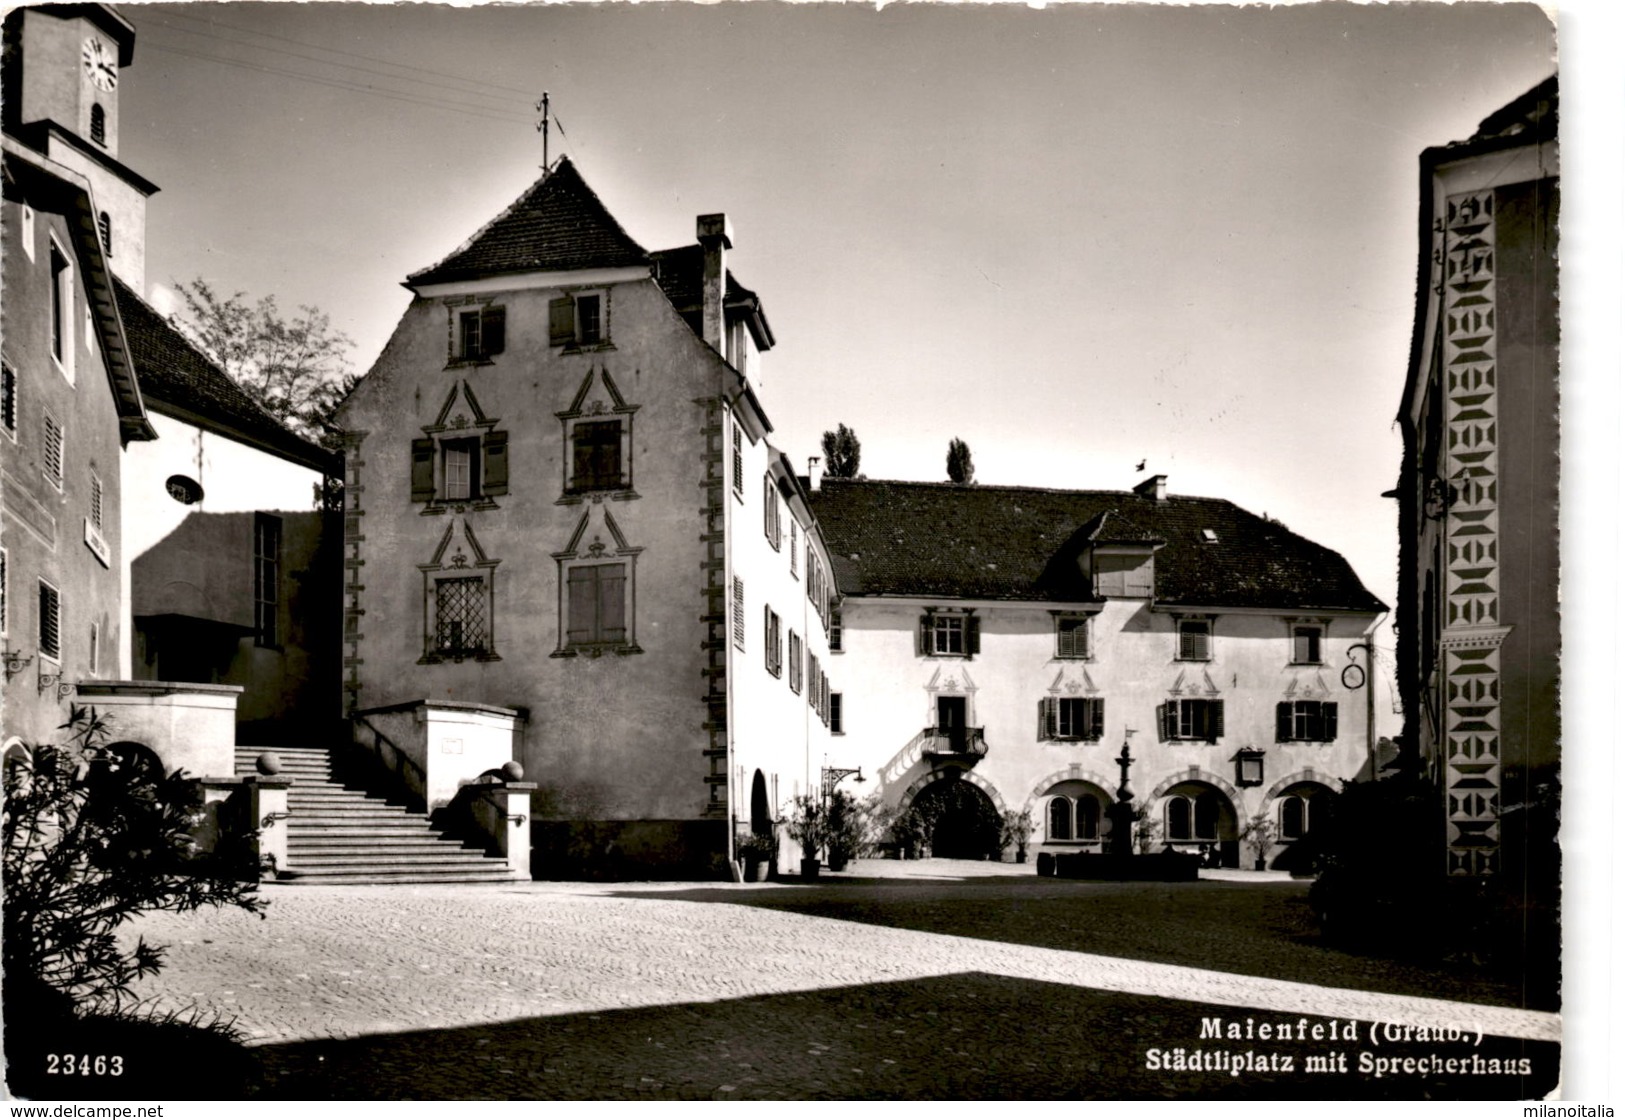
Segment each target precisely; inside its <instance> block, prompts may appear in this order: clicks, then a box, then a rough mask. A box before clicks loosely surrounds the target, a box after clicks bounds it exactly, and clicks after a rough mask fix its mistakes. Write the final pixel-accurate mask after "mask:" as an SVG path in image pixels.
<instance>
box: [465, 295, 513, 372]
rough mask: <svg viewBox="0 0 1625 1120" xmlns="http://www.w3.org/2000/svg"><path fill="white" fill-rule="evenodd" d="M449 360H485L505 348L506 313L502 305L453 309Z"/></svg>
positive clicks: (506, 340)
mask: <svg viewBox="0 0 1625 1120" xmlns="http://www.w3.org/2000/svg"><path fill="white" fill-rule="evenodd" d="M453 314H454V315H455V325H454V328H453V329H454V335H453V338H452V360H453V361H454V362H488V361H490V360H491V359H492V358H494V357H495V356H496V355H498V354H500V353H502V352H503V351H504V350H506V349H507V347H508V316H507V309H506V308H504V307H500V306H498V307H491V306H486V307H465V308H458V309H456V310H455V311H454V312H453Z"/></svg>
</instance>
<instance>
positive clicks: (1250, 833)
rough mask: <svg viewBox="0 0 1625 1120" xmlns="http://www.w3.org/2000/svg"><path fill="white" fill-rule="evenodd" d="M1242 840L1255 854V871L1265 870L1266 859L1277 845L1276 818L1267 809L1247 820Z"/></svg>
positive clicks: (1242, 828) (1242, 832)
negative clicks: (1272, 847) (1274, 844)
mask: <svg viewBox="0 0 1625 1120" xmlns="http://www.w3.org/2000/svg"><path fill="white" fill-rule="evenodd" d="M1241 840H1242V842H1243V843H1244V844H1246V845H1247V846H1248V847H1249V848H1251V849H1252V852H1253V870H1254V871H1263V870H1264V869H1265V866H1266V863H1265V857H1266V856H1267V855H1268V853H1269V850H1270V845H1271V844H1273V843H1275V818H1274V817H1272V816H1271V815H1270V813H1269V810H1267V809H1260V810H1259V811H1258V813H1257V814H1256V815H1254V816H1252V817H1249V818H1248V819H1247V823H1246V824H1244V825H1242V826H1241Z"/></svg>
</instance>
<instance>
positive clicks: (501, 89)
mask: <svg viewBox="0 0 1625 1120" xmlns="http://www.w3.org/2000/svg"><path fill="white" fill-rule="evenodd" d="M180 18H182V19H188V20H192V21H194V22H198V23H206V24H208V25H209V26H211V27H214V26H219V27H224V28H226V29H228V30H231V31H237V32H239V33H241V34H245V35H262V36H265V37H267V38H273V39H277V40H280V41H282V42H286V43H293V44H294V45H296V46H301V47H305V48H307V49H309V50H315V51H322V52H324V53H327V54H338V55H343V56H345V57H346V58H355V59H360V60H362V61H364V62H371V63H376V64H378V65H381V66H392V67H396V68H397V69H405V70H411V71H414V72H416V73H420V74H430V75H433V76H434V77H436V78H447V79H450V80H451V81H454V82H458V83H461V85H448V84H446V83H445V82H431V81H426V80H424V79H422V78H409V77H406V76H404V75H401V74H391V73H389V72H388V71H385V70H375V69H371V68H369V67H364V66H354V65H350V64H348V63H341V62H335V61H333V60H331V59H326V58H319V57H317V56H315V55H310V54H302V53H300V52H298V51H290V50H285V49H283V48H281V47H273V46H267V45H266V44H263V43H251V42H244V41H243V40H241V39H232V38H228V37H226V36H224V35H217V34H215V33H214V32H212V31H198V30H194V29H193V28H190V27H179V26H173V25H161V26H165V27H166V29H167V30H171V31H178V32H180V33H181V34H183V35H196V36H198V37H200V38H206V39H214V40H216V41H217V42H221V43H228V44H230V45H232V46H239V47H244V48H246V49H248V50H257V51H268V52H271V53H273V54H281V55H287V56H288V57H290V58H299V59H304V60H305V61H307V62H314V63H317V64H318V65H321V66H342V67H344V68H345V69H348V70H353V71H356V72H358V73H362V74H372V75H374V76H376V77H380V78H388V79H390V80H391V81H400V82H414V83H416V84H419V85H425V86H434V87H437V88H439V89H445V90H450V91H451V92H453V93H463V94H469V95H472V96H474V97H489V98H493V99H497V100H502V101H511V100H512V99H513V97H512V95H518V96H521V97H528V96H529V95H528V93H527V91H525V90H520V89H514V88H512V87H509V86H498V85H494V84H492V83H488V82H479V81H476V80H474V79H472V78H464V77H461V76H460V75H457V74H447V73H443V72H441V71H438V70H429V69H427V68H425V67H421V66H409V65H407V64H406V63H401V62H390V61H388V60H387V59H380V58H370V57H368V56H366V55H361V54H356V53H355V52H353V51H344V50H339V49H338V48H336V47H322V46H317V45H316V44H313V43H304V42H301V41H300V40H297V39H290V38H288V37H287V36H285V35H275V34H272V33H271V32H266V31H253V30H251V29H248V28H239V27H237V26H235V25H233V24H221V23H216V22H215V21H212V20H204V19H202V18H201V17H198V16H181V17H180ZM462 86H485V87H486V88H487V89H491V90H495V91H498V92H493V93H485V92H483V91H481V90H479V89H466V88H462Z"/></svg>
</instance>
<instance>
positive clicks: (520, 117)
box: [146, 43, 530, 123]
mask: <svg viewBox="0 0 1625 1120" xmlns="http://www.w3.org/2000/svg"><path fill="white" fill-rule="evenodd" d="M146 46H147V48H148V49H150V50H156V51H162V52H164V53H167V54H178V55H182V56H184V57H186V58H197V59H202V60H204V61H208V62H216V63H219V64H220V65H222V66H235V67H238V68H240V69H244V70H255V71H258V72H260V73H264V74H277V75H280V76H283V77H288V78H293V79H295V80H296V81H302V82H309V83H311V84H312V85H319V86H327V87H329V88H331V89H342V90H347V91H349V92H352V93H362V94H367V95H369V96H372V97H382V98H385V99H386V100H390V101H399V102H403V103H405V104H408V105H420V106H424V107H427V108H435V109H444V110H445V111H446V112H450V113H459V114H461V115H463V116H467V117H477V118H482V119H484V120H490V121H499V122H502V123H516V122H525V123H528V122H529V121H530V117H529V115H528V114H519V113H504V112H503V111H502V110H501V109H499V108H497V107H495V106H491V105H478V104H475V103H473V102H466V101H462V102H458V101H450V100H447V99H445V98H437V97H417V96H414V95H412V94H411V93H408V92H406V91H402V90H385V89H380V88H379V87H377V86H371V85H365V84H362V83H359V82H349V81H345V80H343V79H337V78H326V77H322V76H320V75H316V74H307V73H304V72H302V71H298V70H286V69H282V68H280V67H276V66H266V65H263V64H261V63H256V62H248V61H245V60H243V59H235V58H227V57H224V56H222V55H215V54H208V53H206V52H203V51H191V50H187V49H185V48H184V47H171V46H165V45H163V44H161V43H148V44H146Z"/></svg>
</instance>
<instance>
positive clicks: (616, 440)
mask: <svg viewBox="0 0 1625 1120" xmlns="http://www.w3.org/2000/svg"><path fill="white" fill-rule="evenodd" d="M624 436H625V432H624V425H623V423H622V421H621V419H620V418H616V419H614V420H578V421H576V422H575V423H574V424H573V425H571V427H570V492H571V493H573V494H582V493H587V492H589V491H595V490H624V489H625V488H626V487H628V486H629V485H631V479H630V477H629V475H628V472H627V470H626V462H625V456H623V454H622V444H623V442H624Z"/></svg>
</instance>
